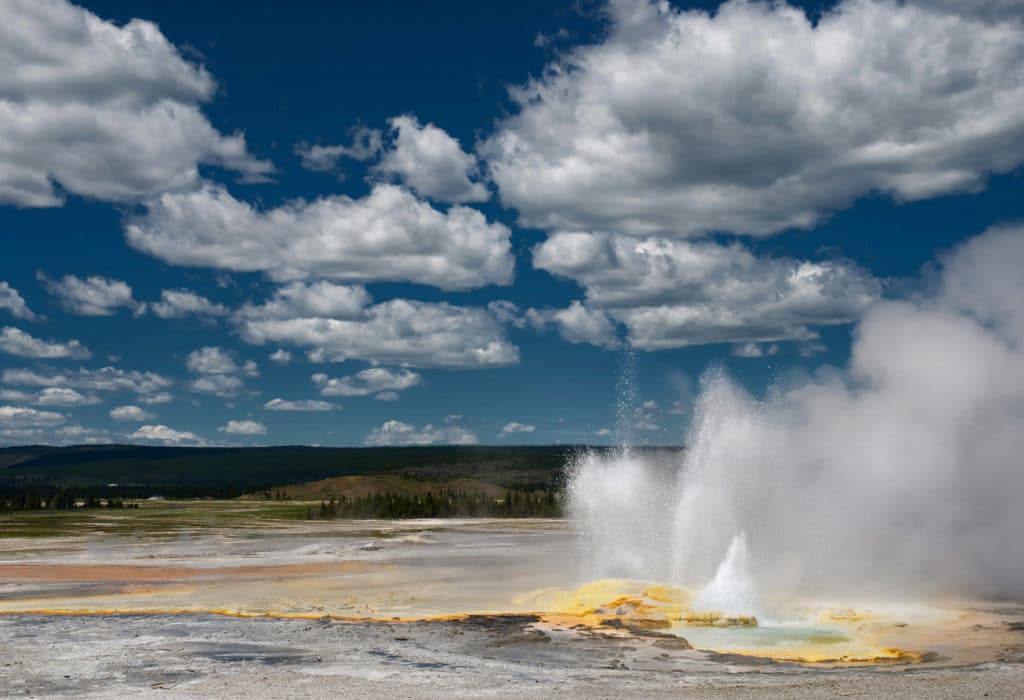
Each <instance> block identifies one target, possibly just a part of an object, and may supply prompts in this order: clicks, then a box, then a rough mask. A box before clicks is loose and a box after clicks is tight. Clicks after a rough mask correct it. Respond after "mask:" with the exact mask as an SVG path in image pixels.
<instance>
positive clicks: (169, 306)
mask: <svg viewBox="0 0 1024 700" xmlns="http://www.w3.org/2000/svg"><path fill="white" fill-rule="evenodd" d="M150 309H151V310H152V311H153V313H154V314H156V315H157V316H159V317H160V318H184V317H185V316H188V315H194V316H208V317H216V316H227V315H228V308H227V307H226V306H224V305H223V304H217V303H214V302H212V301H210V300H209V299H207V298H206V297H204V296H201V295H199V294H196V293H195V292H192V291H189V290H187V289H164V290H163V291H161V292H160V301H156V302H153V303H152V304H150Z"/></svg>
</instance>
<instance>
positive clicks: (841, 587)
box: [569, 228, 1024, 612]
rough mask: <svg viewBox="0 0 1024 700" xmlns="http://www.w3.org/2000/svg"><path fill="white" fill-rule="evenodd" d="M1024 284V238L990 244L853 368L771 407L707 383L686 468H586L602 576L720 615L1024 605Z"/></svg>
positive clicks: (906, 306)
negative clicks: (837, 602) (855, 600)
mask: <svg viewBox="0 0 1024 700" xmlns="http://www.w3.org/2000/svg"><path fill="white" fill-rule="evenodd" d="M1021 270H1024V229H1022V228H997V229H993V230H990V231H989V232H986V233H985V234H983V235H981V236H978V237H977V238H975V239H972V240H970V241H968V242H966V243H965V244H963V245H961V246H960V247H959V248H956V249H954V250H953V251H951V252H950V253H948V254H946V255H944V256H942V257H941V258H940V260H939V263H938V265H936V266H935V267H934V268H933V269H932V270H931V271H930V272H929V274H927V275H925V276H924V279H923V281H922V282H921V283H920V286H921V288H923V289H924V291H919V292H918V293H917V294H916V295H915V296H913V297H912V298H909V299H903V300H900V301H892V300H889V301H883V302H880V303H878V304H877V305H875V306H874V307H873V308H872V309H870V310H869V311H868V313H867V314H866V315H865V316H864V318H863V319H862V320H861V322H860V323H859V324H858V326H857V328H856V329H855V332H854V340H853V345H852V352H851V359H850V363H849V365H848V367H846V368H845V369H841V370H840V369H829V368H825V369H821V370H819V371H818V372H817V373H816V374H814V375H813V376H808V377H805V378H804V379H803V380H802V381H799V382H791V383H790V384H789V385H788V386H779V387H776V389H775V390H774V392H773V393H772V395H771V397H770V400H768V401H759V400H756V399H754V398H753V397H751V396H750V395H749V394H747V393H746V392H745V391H744V390H743V389H742V388H741V387H739V386H738V385H737V384H735V383H734V382H732V381H731V380H730V379H729V378H728V377H727V376H726V375H725V374H724V373H723V372H721V371H711V372H708V373H706V374H705V376H704V378H703V380H702V391H701V395H700V397H699V399H698V401H697V404H696V406H695V410H694V418H693V421H692V424H691V426H690V432H689V435H688V440H687V443H688V449H687V451H686V452H685V453H684V455H683V456H682V457H681V458H679V459H677V460H676V461H675V463H673V464H668V465H665V464H660V463H657V461H655V460H650V459H648V458H647V457H646V456H645V454H644V453H638V452H636V451H633V450H630V449H629V448H628V447H623V448H622V449H621V450H619V451H618V452H617V453H615V454H611V455H596V454H586V455H582V456H581V457H580V459H579V460H578V462H577V464H576V465H575V468H574V471H573V474H572V476H571V479H570V484H569V508H570V515H571V517H572V518H573V520H574V522H575V524H576V526H577V528H578V529H579V531H580V533H581V543H582V545H581V546H582V554H581V559H582V561H583V564H584V568H585V574H586V575H588V576H593V577H598V576H616V577H626V578H633V579H636V580H657V581H665V582H669V583H673V584H676V585H681V586H685V587H687V588H690V589H692V590H694V591H701V590H703V591H704V593H703V594H700V595H698V599H697V600H698V602H699V603H700V601H701V595H703V596H704V597H705V600H704V601H703V602H704V603H705V604H711V603H712V601H717V604H722V605H726V604H728V605H733V602H732V601H733V600H734V599H735V598H736V596H740V597H742V596H752V595H753V593H752V591H753V585H754V583H755V582H756V588H757V590H758V591H759V592H760V594H761V595H762V596H772V595H785V594H812V595H816V596H828V595H837V596H838V595H844V596H849V595H857V596H861V597H866V596H873V595H876V594H878V595H885V596H886V597H887V598H889V599H891V598H892V597H893V596H896V597H900V598H911V597H918V596H979V597H981V596H984V597H1000V596H1004V597H1019V596H1022V595H1024V537H1022V536H1021V533H1024V304H1022V303H1021V300H1024V274H1021V272H1020V271H1021ZM741 533H745V534H741ZM741 559H742V560H743V561H740V560H741ZM741 564H742V566H741ZM744 569H745V570H746V571H747V572H748V573H744V571H743V570H744ZM737 591H740V592H742V595H740V593H737ZM743 604H744V605H757V602H756V601H751V600H747V601H746V602H744V603H743ZM735 612H740V611H735Z"/></svg>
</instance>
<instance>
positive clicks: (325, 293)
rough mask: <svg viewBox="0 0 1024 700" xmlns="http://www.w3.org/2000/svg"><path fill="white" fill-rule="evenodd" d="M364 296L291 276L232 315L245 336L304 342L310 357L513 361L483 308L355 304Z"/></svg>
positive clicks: (512, 351) (470, 363)
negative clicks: (261, 301) (266, 296)
mask: <svg viewBox="0 0 1024 700" xmlns="http://www.w3.org/2000/svg"><path fill="white" fill-rule="evenodd" d="M313 299H321V300H323V303H321V304H316V303H313V301H312V300H313ZM368 301H369V296H368V295H366V293H365V290H363V289H362V288H361V287H355V288H353V287H346V286H343V285H334V284H332V283H328V282H321V283H316V284H312V285H305V284H299V283H293V284H292V285H287V286H285V287H282V288H281V289H279V290H278V292H277V293H275V295H274V297H273V298H271V299H270V300H269V301H267V302H266V303H265V304H262V305H259V306H251V305H250V306H247V307H244V308H243V309H242V310H241V311H240V312H239V313H238V314H237V321H238V323H239V329H240V331H241V336H242V339H243V340H245V341H246V342H249V343H253V344H257V345H262V344H266V343H274V344H289V345H294V346H299V347H306V348H309V357H310V359H311V360H313V361H314V362H340V361H342V360H346V359H361V360H367V361H370V362H380V363H389V364H397V365H409V366H415V367H451V368H455V367H460V368H473V367H495V366H505V365H514V364H516V363H518V361H519V351H518V348H516V346H514V345H512V344H511V343H510V342H509V341H508V339H507V338H506V337H505V331H504V325H503V323H502V322H501V321H500V320H499V319H498V318H496V317H495V316H494V315H493V314H492V313H490V312H489V310H488V309H482V308H479V307H460V306H453V305H451V304H447V303H443V302H441V303H435V302H422V301H410V300H406V299H392V300H390V301H386V302H383V303H380V304H372V305H367V306H363V307H360V306H359V305H360V304H361V303H366V302H368Z"/></svg>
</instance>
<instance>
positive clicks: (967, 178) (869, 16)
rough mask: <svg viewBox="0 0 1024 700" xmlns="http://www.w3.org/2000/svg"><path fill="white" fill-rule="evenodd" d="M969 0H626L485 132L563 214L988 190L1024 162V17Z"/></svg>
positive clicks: (672, 221) (536, 212)
mask: <svg viewBox="0 0 1024 700" xmlns="http://www.w3.org/2000/svg"><path fill="white" fill-rule="evenodd" d="M954 4H955V5H956V6H958V7H959V6H961V5H970V4H971V3H954V2H953V0H950V1H949V2H941V3H919V4H910V3H899V2H890V1H888V0H847V1H846V2H841V3H839V4H838V5H836V6H834V7H832V8H831V9H830V10H828V11H826V12H824V13H823V14H822V15H821V16H820V18H816V19H812V18H809V17H807V16H806V15H805V13H804V11H803V10H800V9H796V8H793V7H791V6H789V5H787V4H786V3H784V2H780V3H760V2H741V1H733V2H727V3H725V4H723V5H722V6H720V7H719V8H718V9H717V10H716V11H715V12H714V14H713V15H712V14H708V13H707V12H704V11H684V10H677V9H674V8H672V7H671V6H670V5H669V4H668V3H653V2H642V1H637V2H615V3H611V4H610V6H609V19H610V20H611V23H610V29H609V31H608V33H607V35H606V36H605V37H604V39H603V40H602V41H600V42H598V43H594V44H589V45H584V46H578V47H576V48H575V49H572V50H568V51H565V52H563V53H561V54H559V56H558V58H557V59H556V60H555V61H554V62H553V63H551V64H550V65H548V66H547V67H546V69H545V70H544V71H543V73H542V74H541V76H540V77H539V78H536V79H534V80H531V81H530V82H529V83H527V84H526V85H525V86H523V87H521V88H519V89H516V90H514V91H513V92H512V96H513V98H514V100H515V101H516V103H517V105H518V110H517V111H516V112H515V113H514V114H512V115H511V116H510V117H508V118H507V119H505V120H503V121H502V122H500V123H499V125H498V127H497V129H496V130H495V132H494V133H493V134H492V135H491V136H490V137H489V138H488V139H487V141H486V142H485V143H484V144H482V146H481V147H480V149H479V151H480V153H481V154H482V155H483V157H484V158H485V159H486V160H487V165H488V171H489V174H490V176H491V178H492V179H493V180H494V182H495V183H496V184H497V186H498V190H499V194H500V198H501V201H502V203H503V204H504V205H505V206H506V207H510V208H515V209H517V210H518V212H519V215H520V220H521V223H523V224H524V225H526V226H531V227H537V228H543V229H547V230H552V231H576V230H583V231H595V232H614V233H622V234H631V235H649V234H656V235H665V236H694V235H702V234H706V233H711V232H732V233H739V234H750V235H769V234H773V233H777V232H780V231H784V230H787V229H790V228H794V227H796V228H811V227H812V226H814V225H815V224H816V223H818V222H819V221H820V220H821V219H822V218H823V217H825V216H827V215H828V214H829V213H830V212H833V211H836V210H838V209H842V208H844V207H847V206H849V205H850V204H851V203H852V202H853V201H854V200H856V199H857V198H858V197H862V196H866V195H871V194H876V193H877V194H882V195H887V196H890V197H892V198H894V199H896V200H897V201H913V200H920V199H925V198H928V197H935V196H939V195H944V194H952V193H960V192H972V191H977V190H979V189H980V188H981V187H982V186H983V184H984V182H985V178H986V176H987V175H988V174H989V173H1003V172H1009V171H1010V170H1012V169H1014V168H1015V167H1017V166H1018V165H1019V164H1020V163H1021V162H1022V161H1024V120H1022V119H1021V116H1020V109H1019V105H1020V104H1021V102H1022V100H1024V23H1021V22H1004V23H1000V24H995V23H986V22H985V21H982V20H979V19H977V18H975V17H971V16H969V13H970V11H969V10H968V11H966V12H967V13H968V14H965V15H963V16H956V15H951V14H947V13H946V12H945V11H944V10H943V9H941V8H938V7H937V6H938V5H941V6H944V7H950V6H952V5H954ZM986 4H987V5H988V6H990V7H991V6H992V3H986ZM925 57H926V58H925Z"/></svg>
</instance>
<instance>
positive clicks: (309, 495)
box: [243, 474, 507, 501]
mask: <svg viewBox="0 0 1024 700" xmlns="http://www.w3.org/2000/svg"><path fill="white" fill-rule="evenodd" d="M442 491H465V492H466V493H479V494H483V495H484V496H487V497H488V498H500V497H502V496H504V495H505V493H506V492H507V489H506V488H502V487H500V486H497V485H495V484H492V483H490V482H487V481H482V480H480V479H471V478H465V477H463V478H455V479H422V478H417V477H414V476H408V475H402V474H364V475H360V476H335V477H331V478H330V479H321V480H320V481H310V482H307V483H305V484H290V485H287V486H281V487H279V488H274V489H272V490H271V491H267V492H256V493H253V494H249V495H246V496H243V498H251V499H256V500H258V499H262V498H265V497H270V498H281V497H284V498H287V499H289V500H296V501H326V500H328V499H329V498H331V497H332V496H333V497H335V498H340V497H342V496H344V497H346V498H350V499H352V498H365V497H366V496H373V495H375V494H379V493H390V494H394V495H401V496H425V495H426V494H427V493H428V492H433V493H440V492H442Z"/></svg>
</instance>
